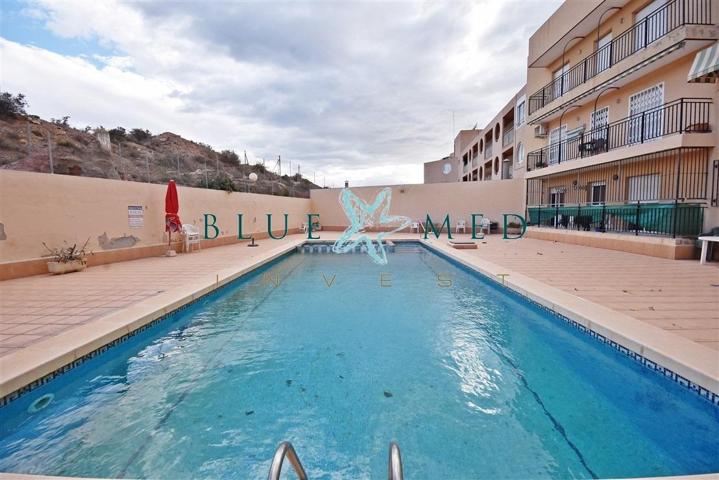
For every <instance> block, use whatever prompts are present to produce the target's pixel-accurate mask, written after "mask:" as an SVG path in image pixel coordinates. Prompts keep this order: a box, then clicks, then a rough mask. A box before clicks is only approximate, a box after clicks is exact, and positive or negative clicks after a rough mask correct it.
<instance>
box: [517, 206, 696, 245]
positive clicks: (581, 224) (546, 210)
mask: <svg viewBox="0 0 719 480" xmlns="http://www.w3.org/2000/svg"><path fill="white" fill-rule="evenodd" d="M527 213H528V224H529V225H534V226H539V227H551V228H557V229H559V228H563V229H569V230H585V231H596V232H616V233H633V234H634V235H665V236H667V235H668V236H672V237H677V236H680V237H683V236H696V235H699V234H700V233H701V231H702V224H703V221H704V208H703V206H702V205H700V204H695V203H663V204H662V203H641V202H636V203H632V204H621V205H607V204H602V205H542V206H536V207H529V208H528V209H527Z"/></svg>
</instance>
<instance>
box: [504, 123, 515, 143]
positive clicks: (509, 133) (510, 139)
mask: <svg viewBox="0 0 719 480" xmlns="http://www.w3.org/2000/svg"><path fill="white" fill-rule="evenodd" d="M513 143H514V128H510V129H509V130H505V131H504V134H502V147H506V146H507V145H511V144H513Z"/></svg>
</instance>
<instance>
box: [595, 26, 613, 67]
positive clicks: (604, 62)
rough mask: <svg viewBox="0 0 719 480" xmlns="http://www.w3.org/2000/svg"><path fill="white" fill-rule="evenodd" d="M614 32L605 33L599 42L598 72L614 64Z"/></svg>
mask: <svg viewBox="0 0 719 480" xmlns="http://www.w3.org/2000/svg"><path fill="white" fill-rule="evenodd" d="M611 43H612V34H611V32H610V33H608V34H606V35H604V36H603V37H602V38H600V39H599V41H598V42H597V57H596V58H597V73H599V72H603V71H604V70H606V69H607V68H609V67H610V66H611V65H612V62H611V54H612V47H611V45H610V44H611Z"/></svg>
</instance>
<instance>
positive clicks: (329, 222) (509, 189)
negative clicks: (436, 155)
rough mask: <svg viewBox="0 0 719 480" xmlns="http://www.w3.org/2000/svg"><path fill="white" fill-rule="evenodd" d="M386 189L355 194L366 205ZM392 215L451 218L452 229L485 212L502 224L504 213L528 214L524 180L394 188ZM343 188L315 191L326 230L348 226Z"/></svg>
mask: <svg viewBox="0 0 719 480" xmlns="http://www.w3.org/2000/svg"><path fill="white" fill-rule="evenodd" d="M382 188H384V187H382V186H377V187H357V188H352V191H353V192H354V193H355V194H356V195H358V196H359V197H360V198H362V199H363V200H364V201H365V202H371V201H373V200H374V198H375V196H376V195H377V193H378V192H379V191H380V190H381V189H382ZM391 188H392V203H391V208H390V213H391V214H393V215H405V216H408V217H410V218H411V219H413V220H422V221H424V219H425V218H426V215H427V214H430V216H431V217H432V220H433V221H434V222H441V221H442V220H443V219H444V216H445V215H446V214H449V215H450V218H451V220H452V226H453V228H454V225H455V223H456V221H457V220H460V219H464V220H465V221H466V222H467V225H468V226H469V225H470V223H469V222H470V214H472V213H483V214H484V215H485V216H487V217H489V218H490V219H491V220H493V221H500V220H501V215H502V214H503V213H519V214H522V212H524V207H523V204H522V193H523V189H524V182H523V180H522V179H512V180H497V181H488V182H463V183H435V184H427V185H393V186H391ZM341 191H342V190H341V189H338V188H333V189H323V190H312V191H311V192H310V199H311V200H312V211H313V212H316V213H319V214H320V223H321V224H322V226H323V228H332V227H346V226H347V225H349V222H348V220H347V216H346V215H345V213H344V211H343V210H342V207H341V205H340V200H339V196H340V193H341Z"/></svg>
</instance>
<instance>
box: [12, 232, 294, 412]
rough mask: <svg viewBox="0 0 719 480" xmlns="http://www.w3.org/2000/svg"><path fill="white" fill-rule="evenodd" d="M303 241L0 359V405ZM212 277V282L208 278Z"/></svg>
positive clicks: (122, 309) (269, 252)
mask: <svg viewBox="0 0 719 480" xmlns="http://www.w3.org/2000/svg"><path fill="white" fill-rule="evenodd" d="M306 241H307V239H305V238H298V239H290V240H289V241H288V242H287V243H286V244H284V245H282V246H280V247H277V248H274V249H271V250H268V251H266V252H264V253H263V254H261V255H260V256H259V257H258V258H257V259H256V261H254V262H253V263H250V264H249V265H247V264H243V265H242V266H240V267H230V268H226V269H222V270H219V271H217V272H215V273H213V274H210V275H203V276H202V277H199V278H196V279H191V281H189V282H187V283H184V284H182V285H181V286H178V287H176V288H173V289H171V290H169V291H166V292H163V293H160V294H158V295H155V296H153V297H150V298H148V299H145V300H142V301H140V302H138V303H135V304H132V305H130V306H128V307H126V308H121V309H119V310H116V311H114V312H111V313H109V314H107V315H103V316H101V317H99V318H97V319H96V320H94V321H91V322H89V323H86V324H83V325H78V326H77V327H74V328H71V329H69V330H67V331H65V332H62V333H61V334H59V335H56V336H53V337H50V338H48V339H46V340H43V341H41V342H38V343H37V344H35V345H31V346H28V347H25V348H23V349H21V350H19V351H17V352H13V353H10V354H8V355H5V356H3V357H0V406H2V405H4V404H6V403H9V402H11V401H13V400H14V399H13V398H10V399H8V397H10V396H12V395H14V394H15V393H18V396H19V395H20V393H19V392H21V391H22V390H23V389H25V388H26V387H29V386H31V385H33V384H34V383H36V382H42V383H45V382H43V379H44V378H45V377H47V376H51V375H53V374H54V373H55V372H57V371H59V370H61V369H64V367H69V368H72V366H73V363H74V362H76V361H78V360H80V359H82V358H83V357H85V356H87V355H89V354H92V353H93V352H95V351H97V350H99V349H101V348H102V347H105V346H108V345H110V344H111V343H113V342H115V341H118V340H120V339H122V338H123V337H125V336H127V335H130V334H133V333H135V332H137V331H138V330H140V329H142V328H143V327H146V326H149V325H151V324H152V323H153V322H156V321H160V320H161V319H163V318H164V317H165V316H167V315H169V314H171V313H173V312H175V311H177V310H179V309H181V308H182V307H184V306H186V305H188V304H190V303H191V302H194V301H196V300H199V299H201V298H203V297H205V296H207V295H208V294H210V293H212V292H214V291H215V290H218V289H219V288H221V287H224V286H225V285H227V284H229V283H231V282H233V281H235V280H237V279H238V278H240V277H243V276H244V275H246V274H248V273H250V272H252V271H254V270H257V269H258V268H261V267H262V266H264V265H266V264H268V263H270V262H272V261H274V260H276V259H278V258H280V257H282V256H283V255H286V254H288V253H290V252H292V251H293V250H295V249H296V247H297V246H298V245H302V244H303V243H305V242H306ZM212 277H214V278H212Z"/></svg>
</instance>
